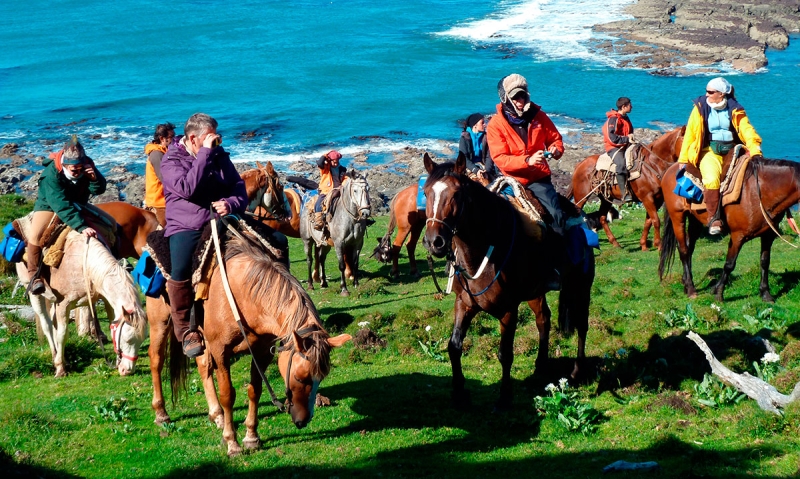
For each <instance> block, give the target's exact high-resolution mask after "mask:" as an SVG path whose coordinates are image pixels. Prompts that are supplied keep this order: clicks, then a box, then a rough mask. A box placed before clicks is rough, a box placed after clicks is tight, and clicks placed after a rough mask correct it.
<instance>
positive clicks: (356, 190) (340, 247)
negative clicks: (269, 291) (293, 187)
mask: <svg viewBox="0 0 800 479" xmlns="http://www.w3.org/2000/svg"><path fill="white" fill-rule="evenodd" d="M300 214H301V216H300V238H302V240H303V245H304V246H305V252H306V262H307V263H308V289H309V290H313V289H314V282H313V280H312V277H311V275H312V270H313V265H314V259H315V258H314V255H315V254H316V255H318V256H319V257H318V258H317V259H318V260H319V264H320V268H321V272H320V286H321V287H323V288H325V287H327V286H328V282H327V278H326V277H325V258H326V256H327V255H328V251H330V249H331V245H333V247H334V248H335V250H336V257H337V258H338V259H339V271H340V273H341V276H342V281H341V286H342V291H341V294H342V296H348V295H349V294H350V292H349V291H347V284H346V283H345V268H346V266H347V265H346V264H345V258H347V259H348V260H349V261H350V265H349V266H350V271H351V273H352V277H351V279H352V280H353V286H358V261H359V255H360V254H361V248H362V247H363V246H364V233H366V231H367V219H368V218H369V215H370V214H371V207H370V200H369V184H368V183H367V177H366V175H363V176H362V175H361V174H359V173H357V172H356V171H351V172H349V173H348V174H347V178H346V179H345V180H344V182H342V186H341V187H340V196H339V200H338V202H337V204H336V206H335V207H334V211H333V217H332V218H331V220H330V222H329V223H328V230H329V231H330V235H331V237H330V239H329V240H328V241H324V240H323V239H322V232H321V231H317V230H315V229H314V228H313V227H312V226H311V217H310V215H309V212H308V208H302V212H301V213H300ZM314 245H318V246H319V248H316V250H317V252H316V253H315V251H314V250H315V248H314Z"/></svg>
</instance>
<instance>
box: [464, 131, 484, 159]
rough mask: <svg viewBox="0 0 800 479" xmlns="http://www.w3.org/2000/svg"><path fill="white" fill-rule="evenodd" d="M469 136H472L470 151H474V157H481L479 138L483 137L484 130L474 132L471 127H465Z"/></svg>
mask: <svg viewBox="0 0 800 479" xmlns="http://www.w3.org/2000/svg"><path fill="white" fill-rule="evenodd" d="M467 131H468V132H469V136H470V137H472V151H474V152H475V158H481V140H482V139H483V135H484V132H482V131H480V132H477V133H476V132H474V131H472V128H467Z"/></svg>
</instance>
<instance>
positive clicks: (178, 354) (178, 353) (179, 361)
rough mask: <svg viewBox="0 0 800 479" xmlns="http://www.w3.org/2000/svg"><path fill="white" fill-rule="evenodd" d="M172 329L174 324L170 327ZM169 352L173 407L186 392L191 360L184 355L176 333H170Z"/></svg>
mask: <svg viewBox="0 0 800 479" xmlns="http://www.w3.org/2000/svg"><path fill="white" fill-rule="evenodd" d="M169 328H170V329H172V324H170V325H169ZM167 349H168V350H169V352H168V353H167V354H169V387H170V389H171V390H172V405H173V406H174V405H175V402H177V400H178V399H179V398H180V396H181V392H185V391H186V377H187V376H188V375H189V358H187V357H186V355H185V354H183V345H182V344H181V342H180V341H178V338H176V337H175V333H173V332H170V334H169V342H168V345H167Z"/></svg>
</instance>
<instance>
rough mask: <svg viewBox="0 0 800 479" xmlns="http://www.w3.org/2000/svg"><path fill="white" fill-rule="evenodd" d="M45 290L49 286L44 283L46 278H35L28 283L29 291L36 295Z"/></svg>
mask: <svg viewBox="0 0 800 479" xmlns="http://www.w3.org/2000/svg"><path fill="white" fill-rule="evenodd" d="M45 291H47V287H46V286H45V285H44V280H43V279H42V278H39V277H36V278H33V279H32V280H31V282H30V283H29V284H28V293H30V294H32V295H34V296H39V295H41V294H43V293H44V292H45Z"/></svg>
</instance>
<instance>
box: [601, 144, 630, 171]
mask: <svg viewBox="0 0 800 479" xmlns="http://www.w3.org/2000/svg"><path fill="white" fill-rule="evenodd" d="M606 154H608V156H610V157H611V160H612V161H614V164H615V165H617V174H618V175H625V176H628V165H627V163H625V147H624V146H620V147H619V148H613V149H611V150H608V151H607V152H606Z"/></svg>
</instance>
